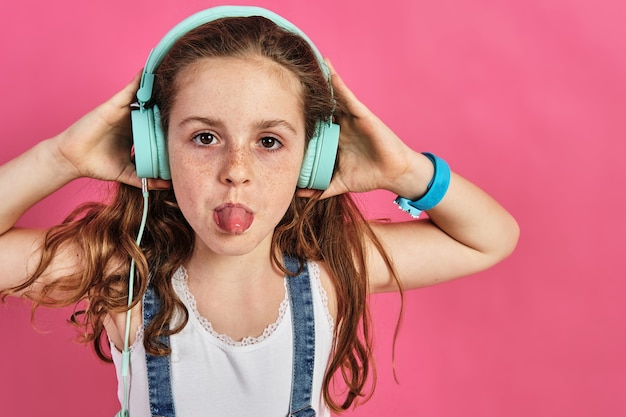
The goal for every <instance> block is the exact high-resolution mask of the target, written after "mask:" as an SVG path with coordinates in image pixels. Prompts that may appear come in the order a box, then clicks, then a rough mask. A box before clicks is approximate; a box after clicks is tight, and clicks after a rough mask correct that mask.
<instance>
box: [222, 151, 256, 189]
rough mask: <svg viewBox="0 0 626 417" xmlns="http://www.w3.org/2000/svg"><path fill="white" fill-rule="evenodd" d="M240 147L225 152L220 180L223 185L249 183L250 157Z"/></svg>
mask: <svg viewBox="0 0 626 417" xmlns="http://www.w3.org/2000/svg"><path fill="white" fill-rule="evenodd" d="M249 153H250V152H249V151H247V150H245V149H242V147H232V148H229V149H228V150H227V151H226V155H225V158H224V165H223V169H222V173H221V180H222V182H224V183H225V184H230V185H239V184H245V183H247V182H248V181H250V175H251V172H252V169H251V155H250V154H249Z"/></svg>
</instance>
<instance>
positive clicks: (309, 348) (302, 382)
mask: <svg viewBox="0 0 626 417" xmlns="http://www.w3.org/2000/svg"><path fill="white" fill-rule="evenodd" d="M284 262H285V267H286V268H287V269H288V270H289V271H291V272H292V273H294V274H296V273H298V271H299V270H300V261H299V260H298V259H294V258H291V257H288V256H285V257H284ZM287 289H288V291H289V302H290V303H291V321H292V323H293V350H294V354H293V379H292V382H291V403H290V410H289V416H290V417H314V416H315V410H314V409H313V408H312V407H311V396H312V395H311V392H312V390H313V369H314V365H315V319H314V312H313V296H312V293H311V281H310V279H309V270H308V268H307V266H306V263H304V266H303V268H302V270H301V271H300V273H299V274H298V275H296V276H293V277H287Z"/></svg>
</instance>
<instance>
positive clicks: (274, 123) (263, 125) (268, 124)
mask: <svg viewBox="0 0 626 417" xmlns="http://www.w3.org/2000/svg"><path fill="white" fill-rule="evenodd" d="M256 127H257V128H259V129H269V128H272V127H283V128H286V129H287V130H289V131H290V132H291V133H293V134H294V135H297V134H298V132H297V131H296V128H295V127H293V125H292V124H291V123H289V122H288V121H286V120H282V119H276V120H264V121H262V122H259V123H257V124H256Z"/></svg>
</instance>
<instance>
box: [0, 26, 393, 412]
mask: <svg viewBox="0 0 626 417" xmlns="http://www.w3.org/2000/svg"><path fill="white" fill-rule="evenodd" d="M224 56H239V57H250V56H263V57H266V58H269V59H271V60H273V61H275V62H277V63H278V64H280V65H282V66H283V67H284V68H286V69H288V70H290V71H291V72H292V73H294V74H295V75H296V76H297V77H298V79H299V80H300V83H301V85H302V92H303V104H304V106H303V108H304V112H305V129H306V140H307V143H308V141H309V140H310V139H311V137H312V136H313V134H314V132H315V129H316V126H317V123H318V121H320V120H325V121H328V119H330V118H331V117H333V115H334V118H335V119H337V120H338V121H339V120H340V119H341V117H342V116H343V115H344V114H345V112H344V110H343V109H344V106H343V102H342V98H341V97H334V98H333V95H332V92H331V88H330V86H329V84H328V81H327V79H326V78H325V75H324V73H323V72H322V71H321V69H320V66H319V63H318V62H317V59H316V57H315V55H314V53H313V51H312V50H311V48H310V46H309V44H308V43H307V42H306V41H305V40H303V39H302V38H301V37H299V36H297V35H294V34H293V33H290V32H288V31H285V30H283V29H281V28H279V27H278V26H276V25H275V24H274V23H273V22H271V21H269V20H267V19H265V18H262V17H245V18H224V19H220V20H217V21H214V22H211V23H208V24H205V25H203V26H200V27H198V28H196V29H194V30H192V31H191V32H189V33H187V34H186V35H184V36H183V37H182V38H181V39H180V40H178V41H177V42H176V43H175V45H174V46H173V47H172V49H171V50H170V51H169V53H168V55H167V56H166V58H165V59H164V61H163V62H162V63H161V65H160V66H159V68H158V70H157V73H156V87H155V98H154V100H155V103H156V104H157V105H158V106H159V109H160V112H161V118H162V123H163V131H165V132H167V127H168V119H169V114H170V111H171V107H172V100H173V99H174V97H175V95H176V88H177V83H176V77H177V75H178V74H179V72H180V71H181V70H182V69H184V68H186V67H187V66H188V65H190V64H192V63H194V62H196V61H197V60H199V59H203V58H210V57H224ZM333 110H334V112H333ZM116 187H117V190H116V192H115V193H114V195H113V197H112V199H111V201H108V202H100V203H88V204H84V205H82V206H80V207H78V208H77V209H76V210H74V211H73V212H72V213H71V214H70V215H69V216H68V217H67V219H66V220H65V221H64V222H63V223H62V224H60V225H58V226H55V227H52V228H51V229H50V230H49V231H48V233H47V235H46V238H45V241H44V243H43V247H42V258H41V262H40V264H39V266H38V268H37V270H36V271H35V272H34V274H33V275H32V276H31V277H30V279H29V280H28V281H27V282H25V283H23V284H22V285H20V286H19V287H15V288H13V289H11V290H10V291H9V292H17V291H24V290H27V289H28V288H30V287H31V286H32V285H34V284H35V283H36V282H37V280H38V278H40V277H41V276H42V275H43V274H44V272H45V271H46V269H47V268H48V267H49V266H50V265H51V263H52V260H53V258H54V257H55V255H56V254H58V253H60V252H61V251H63V250H64V249H65V248H66V247H67V246H68V245H71V246H72V248H74V247H75V248H77V249H78V251H79V256H80V259H81V266H82V267H81V268H80V270H78V271H77V272H75V273H74V274H73V275H70V276H67V277H65V278H64V279H61V280H58V281H56V282H51V283H48V284H46V285H43V286H42V287H41V291H40V292H38V294H37V295H36V296H35V295H32V294H31V295H28V292H27V296H29V297H31V298H32V299H33V301H34V303H33V312H34V311H35V309H36V308H38V307H39V306H65V305H83V303H81V302H86V303H84V304H86V307H85V308H84V309H82V310H81V309H79V307H76V310H75V312H74V314H73V315H72V318H71V321H72V322H73V323H74V324H75V325H76V326H79V327H80V328H81V329H82V330H83V332H82V336H81V339H82V340H83V341H84V342H88V343H92V344H93V346H94V348H95V351H96V353H97V354H98V356H99V357H100V358H101V359H103V360H109V361H110V352H108V351H107V349H106V346H107V342H106V334H105V330H104V320H105V318H106V316H107V314H109V313H119V312H124V311H127V310H128V305H127V303H128V294H127V291H128V276H129V263H130V259H131V258H132V259H134V260H135V262H136V264H137V270H136V274H135V277H134V279H135V283H134V295H133V300H134V302H133V306H134V305H135V304H136V303H137V302H139V300H141V297H142V295H143V293H144V292H145V291H146V288H147V286H148V283H149V284H150V285H153V286H154V288H155V290H156V294H157V295H158V297H159V299H160V302H161V306H162V307H161V310H160V311H159V312H158V314H157V315H156V317H154V319H153V320H152V321H151V322H150V324H149V325H148V327H147V328H146V329H145V330H144V345H145V348H146V351H147V352H149V353H151V354H154V355H167V354H169V353H170V351H169V348H168V347H167V346H165V345H163V344H162V343H161V342H159V337H160V336H163V335H172V334H176V333H178V332H180V331H181V330H182V328H183V327H184V326H185V325H186V323H187V319H188V312H187V310H186V308H185V306H184V305H183V304H182V302H181V301H180V299H179V298H178V297H177V296H176V294H175V292H174V289H173V286H172V279H171V277H172V275H173V274H174V272H175V271H176V270H177V269H178V268H179V267H180V266H181V265H183V264H184V263H185V262H186V261H187V260H189V258H190V256H191V254H192V251H193V247H194V243H195V242H194V231H193V230H192V228H191V227H190V226H189V224H188V223H187V221H186V220H185V218H184V216H183V215H182V213H181V211H180V209H179V207H178V205H177V202H176V198H175V196H174V192H173V190H171V189H170V190H163V191H152V192H151V199H150V204H149V208H148V222H147V225H146V232H145V234H144V237H143V240H142V245H141V248H138V247H137V245H136V244H135V239H136V234H137V230H138V229H139V224H140V218H141V212H142V204H143V200H142V196H141V193H139V192H138V191H137V189H136V188H134V187H131V186H127V185H124V184H119V185H117V186H116ZM366 242H369V244H371V243H373V245H374V246H375V247H376V248H377V250H378V251H379V252H380V254H381V255H382V256H383V259H384V260H385V262H386V263H387V267H388V268H389V270H390V272H391V273H392V274H393V275H394V277H395V273H394V271H393V268H392V265H391V262H390V260H389V257H388V256H387V254H386V253H385V251H384V249H383V247H382V245H381V243H380V242H379V240H378V239H377V238H376V236H375V235H374V233H373V232H372V230H371V229H370V227H369V225H368V223H367V221H366V220H365V219H364V217H363V215H362V214H361V212H360V211H359V209H358V207H357V205H356V204H355V202H354V201H353V200H352V198H351V197H350V195H347V194H344V195H338V196H334V197H331V198H326V199H320V198H319V194H318V195H317V196H314V197H312V198H300V197H297V196H295V195H294V197H293V200H292V202H291V205H290V207H289V209H288V210H287V212H286V214H285V215H284V217H283V219H282V220H281V221H280V223H279V224H278V226H277V227H276V229H275V231H274V235H273V239H272V252H271V253H272V259H273V262H274V263H275V264H276V265H277V266H278V267H279V268H281V269H282V270H283V271H284V272H285V273H286V274H288V271H287V270H286V269H285V268H284V266H283V265H282V259H280V255H278V254H280V253H283V254H287V255H291V256H296V257H298V258H299V259H301V260H305V259H309V260H314V261H322V262H324V263H325V264H326V265H327V268H328V271H329V273H330V276H331V279H332V282H333V285H334V289H335V293H336V297H337V309H338V310H337V319H336V326H335V329H334V345H333V352H332V355H331V358H330V361H329V364H328V367H327V370H326V374H325V377H324V381H323V393H324V399H325V401H326V403H327V404H328V406H329V407H330V408H331V409H332V410H334V411H341V410H346V409H348V408H349V407H351V406H352V405H353V404H355V401H357V400H358V399H367V398H369V396H370V395H371V392H372V391H373V387H374V384H375V379H376V378H375V373H376V372H375V368H374V365H373V362H372V360H371V359H372V358H371V357H372V337H371V331H370V316H369V311H368V306H367V296H368V281H367V273H368V271H367V268H366V257H367V253H366V252H367V250H366ZM148 281H149V282H148ZM396 281H397V280H396ZM38 288H39V287H38ZM9 292H6V291H5V294H3V295H4V296H6V295H7V293H9ZM58 294H63V297H59V296H58ZM59 298H62V299H59ZM131 307H132V306H131ZM175 314H179V315H180V317H182V318H183V319H182V320H176V324H175V325H172V326H171V327H170V323H172V318H173V317H174V315H175ZM336 375H340V376H341V378H342V381H343V383H344V384H345V387H343V388H342V389H341V391H342V393H341V394H337V393H336V392H335V391H337V389H336V388H334V386H333V382H334V379H335V376H336ZM368 380H369V381H371V385H369V388H368ZM336 397H343V398H341V399H339V400H336Z"/></svg>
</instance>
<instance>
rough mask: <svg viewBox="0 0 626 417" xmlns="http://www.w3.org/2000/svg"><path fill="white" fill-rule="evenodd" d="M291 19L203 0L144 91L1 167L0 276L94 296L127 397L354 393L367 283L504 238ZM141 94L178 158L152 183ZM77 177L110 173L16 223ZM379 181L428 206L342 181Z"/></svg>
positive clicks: (16, 285)
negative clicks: (381, 200)
mask: <svg viewBox="0 0 626 417" xmlns="http://www.w3.org/2000/svg"><path fill="white" fill-rule="evenodd" d="M224 10H226V11H227V12H228V13H225V14H220V13H222V12H223V11H224ZM223 15H224V16H229V17H223V18H222V17H221V16H223ZM256 15H261V17H260V16H256ZM262 16H265V17H262ZM303 36H304V35H303V34H301V33H299V32H298V31H297V29H295V28H292V27H290V26H289V24H288V23H286V22H284V21H283V20H282V19H281V18H280V17H278V16H275V15H272V14H271V13H269V12H267V11H263V10H259V9H254V8H233V9H212V10H209V11H205V12H203V13H202V14H201V19H200V21H198V22H194V23H193V25H192V27H190V28H187V29H185V30H184V31H183V33H181V34H180V38H179V39H173V40H172V45H171V48H169V47H168V49H167V51H166V54H165V56H164V58H163V60H162V62H161V61H159V62H158V65H156V68H155V77H154V83H155V85H154V91H153V94H152V97H149V99H148V100H145V101H144V102H142V97H141V96H142V95H143V90H144V88H145V87H146V84H147V83H149V81H150V75H149V74H148V75H146V74H144V75H143V77H142V80H141V85H140V79H139V78H140V77H139V76H138V77H137V78H136V79H135V80H134V81H133V82H132V83H130V84H129V85H128V86H127V87H126V88H124V89H123V90H122V91H121V92H119V93H118V94H116V95H115V96H114V97H112V98H111V99H110V100H109V101H107V102H106V103H104V104H103V105H101V106H99V107H98V108H96V109H95V110H94V111H92V112H91V113H89V114H87V115H86V116H84V117H83V118H82V119H80V120H79V121H78V122H76V123H75V124H74V125H73V126H71V127H70V128H69V129H67V130H66V131H65V132H63V133H61V134H59V135H58V136H56V137H54V138H51V139H48V140H45V141H43V142H41V143H40V144H38V145H36V146H35V147H34V148H32V149H31V150H29V151H28V152H26V153H24V154H23V155H21V156H19V157H18V158H16V159H14V160H12V161H10V162H8V163H7V164H5V165H4V166H2V167H1V168H0V194H1V195H3V196H4V203H3V204H2V206H0V265H1V266H2V267H1V268H0V290H1V291H0V294H1V295H2V296H7V295H11V296H24V297H28V298H30V299H32V300H33V301H34V302H35V304H36V305H38V306H39V305H43V306H62V305H72V304H78V305H84V306H86V307H85V308H84V310H81V311H77V312H76V314H74V317H73V319H74V320H75V322H76V323H77V325H81V326H85V328H86V329H87V332H86V336H85V337H84V338H85V340H86V341H90V342H92V343H93V344H94V346H95V348H96V351H97V353H98V354H99V355H100V356H101V357H102V358H106V357H107V356H108V355H107V352H106V349H103V345H106V344H110V347H111V356H112V357H113V360H114V362H115V364H116V369H117V370H118V378H119V381H120V383H119V386H120V389H119V397H120V402H121V403H122V405H123V411H122V412H121V414H126V413H127V410H130V413H131V415H132V416H133V417H138V416H149V415H163V416H173V415H178V416H197V415H203V416H209V415H216V416H217V415H220V416H224V415H232V416H252V415H260V416H280V415H282V416H285V415H307V416H308V415H315V413H317V415H318V416H328V415H330V411H331V410H335V411H340V410H343V409H347V408H349V407H350V406H351V405H353V404H354V403H355V401H356V400H357V399H358V398H360V397H363V396H366V394H367V392H366V389H365V385H366V379H367V377H368V375H369V374H370V369H371V366H370V361H371V349H372V348H371V340H370V334H369V326H370V323H369V317H368V310H367V304H366V301H367V296H368V294H372V293H376V292H383V291H398V290H408V289H413V288H418V287H421V286H425V285H430V284H434V283H438V282H442V281H445V280H449V279H453V278H457V277H460V276H463V275H467V274H471V273H475V272H477V271H480V270H483V269H485V268H488V267H490V266H492V265H494V264H495V263H497V262H498V261H500V260H502V259H503V258H505V257H506V256H508V255H509V254H510V253H511V251H512V250H513V249H514V247H515V244H516V242H517V237H518V228H517V224H516V222H515V220H514V219H513V218H512V217H511V216H510V215H509V214H508V213H507V212H506V210H504V209H503V208H502V207H501V206H500V205H499V204H498V203H496V202H495V201H494V200H493V199H492V198H490V197H489V196H488V195H486V194H485V193H484V192H483V191H481V190H480V189H479V188H478V187H476V186H475V185H473V184H471V183H470V182H468V181H467V180H465V179H463V178H462V177H461V176H459V175H457V174H455V173H451V172H450V171H449V168H448V165H447V164H446V163H445V161H443V160H442V159H441V158H439V157H437V156H434V155H432V154H428V153H427V154H422V153H418V152H415V151H413V150H411V149H409V148H408V147H407V146H406V145H404V144H403V143H402V141H401V140H400V139H399V138H398V137H397V136H396V135H395V134H394V133H393V132H392V131H391V130H389V128H387V127H386V126H385V125H384V124H383V123H382V122H381V121H380V120H379V119H378V118H377V117H376V116H375V115H374V114H372V113H371V112H370V111H369V110H368V109H367V108H366V107H365V106H364V105H363V104H362V103H360V102H359V101H358V100H357V99H356V98H355V97H354V95H353V94H352V93H351V92H350V90H348V88H347V87H346V86H345V85H344V83H343V82H342V80H341V79H340V77H339V76H338V75H337V74H336V73H334V71H333V70H332V67H330V70H328V69H327V68H326V65H327V64H326V63H325V62H324V61H323V60H321V58H319V56H318V53H317V51H316V50H315V49H314V47H313V45H312V44H310V42H308V41H307V40H306V39H304V38H303ZM174 41H175V42H174ZM149 62H150V61H149ZM327 71H329V73H330V74H331V75H330V77H328V76H327V73H326V72H327ZM329 78H330V79H329ZM138 89H139V93H137V91H138ZM136 93H137V97H138V98H139V101H140V103H139V107H140V109H139V110H133V112H135V111H140V112H142V111H145V109H144V107H148V106H153V105H154V106H155V107H154V108H153V111H154V118H155V120H156V121H155V126H156V129H157V132H156V133H157V136H158V135H160V133H159V132H162V135H163V138H164V140H165V142H166V147H167V154H168V155H169V156H162V158H161V159H165V161H162V160H161V161H160V163H161V162H164V163H165V166H164V167H163V168H162V170H161V171H160V173H157V174H156V175H143V174H142V173H140V175H141V176H142V177H155V176H161V177H162V178H161V179H159V178H154V179H150V180H149V181H148V182H147V187H146V186H145V182H144V187H143V188H144V192H143V193H142V192H141V191H140V190H139V188H141V187H142V180H141V179H140V178H139V176H138V175H137V171H136V166H135V164H134V163H133V159H132V158H131V157H132V156H133V155H132V152H131V143H132V138H131V136H132V135H131V118H130V116H129V113H130V107H131V103H133V102H134V101H135V96H136ZM135 107H136V106H135ZM134 118H135V116H133V122H132V123H133V128H135V124H136V121H135V119H134ZM332 122H335V123H336V124H339V125H340V132H341V133H340V136H339V145H338V152H337V160H336V163H335V164H334V173H333V174H332V180H330V178H329V180H330V184H329V185H326V184H322V185H321V186H320V185H319V184H316V185H313V186H311V185H310V184H304V185H303V184H302V183H301V178H300V177H301V175H302V174H303V168H302V165H303V160H304V161H305V162H304V163H305V164H306V163H307V161H308V157H309V152H310V146H309V145H310V143H311V142H313V143H316V142H317V141H320V140H326V137H323V136H324V134H325V129H328V130H329V132H330V133H329V135H331V136H332V134H333V129H336V127H332V124H331V123H332ZM135 135H137V133H135ZM320 135H322V137H320ZM134 149H135V151H136V152H137V153H139V152H140V150H139V146H138V145H137V143H136V144H135V148H134ZM142 152H143V151H142ZM305 155H306V156H305ZM141 156H142V157H143V155H141ZM139 157H140V155H137V158H139ZM324 158H328V157H327V156H324ZM330 158H331V165H332V159H333V158H334V154H333V155H331V156H330ZM157 159H158V158H157ZM323 162H328V161H322V163H323ZM138 166H139V165H138ZM35 168H36V169H37V171H38V173H39V174H38V175H37V176H33V175H31V173H32V172H33V170H34V169H35ZM168 169H170V170H171V181H169V178H170V175H169V174H170V173H169V172H167V170H168ZM307 169H308V168H307ZM314 169H315V168H314ZM320 169H321V168H320ZM305 170H306V169H305ZM304 174H306V173H304ZM42 177H43V178H46V180H45V181H42V180H41V179H40V178H42ZM79 177H90V178H96V179H100V180H106V181H116V182H118V183H119V186H118V187H117V189H116V193H115V195H114V196H113V197H112V198H111V201H108V202H104V203H92V204H87V205H84V206H82V207H79V208H78V209H77V210H75V211H74V213H72V214H71V215H70V216H69V217H68V219H67V221H66V222H64V223H63V224H61V225H58V226H55V227H52V228H50V229H49V230H45V231H40V230H26V229H17V228H14V224H15V223H16V221H17V220H18V219H19V218H20V216H21V215H22V214H23V213H24V212H25V211H26V210H27V209H28V208H29V207H30V206H32V205H33V204H35V203H36V202H38V201H40V200H41V199H43V198H44V197H45V196H47V195H49V194H51V193H53V192H54V191H56V190H58V189H59V188H61V187H62V186H63V185H65V184H67V183H68V182H70V181H72V180H74V179H76V178H79ZM163 178H165V179H163ZM322 182H323V181H322ZM146 188H148V189H149V190H150V191H149V192H147V190H146ZM313 188H318V189H320V188H321V189H322V190H316V189H313ZM376 189H385V190H389V191H391V192H392V193H394V194H397V195H398V196H401V197H398V199H397V203H398V204H400V205H401V207H403V208H404V209H405V210H407V211H409V212H410V213H411V214H413V215H414V216H418V215H419V210H420V209H424V210H427V211H428V219H421V220H417V219H411V218H410V217H409V216H408V215H407V221H406V222H402V223H388V222H387V223H382V222H368V221H366V220H365V219H364V218H363V216H362V215H361V213H360V212H359V211H358V209H357V208H356V206H355V204H354V203H353V201H352V199H351V197H350V194H349V193H352V192H367V191H371V190H376ZM146 195H149V204H148V206H147V224H146V225H145V228H144V226H143V225H142V210H143V204H144V197H145V196H146ZM137 243H140V245H138V244H137ZM131 259H132V260H133V262H132V263H131V261H130V260H131ZM129 292H130V295H131V296H130V297H129ZM78 310H80V309H78ZM127 311H128V312H129V313H128V314H127ZM107 338H108V339H107ZM128 345H130V349H128ZM129 369H130V375H127V374H128V373H129ZM336 376H339V378H341V379H342V380H343V381H344V383H345V387H346V388H345V389H343V390H339V391H340V393H339V394H336V393H334V391H333V385H332V381H333V378H334V377H336Z"/></svg>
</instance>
